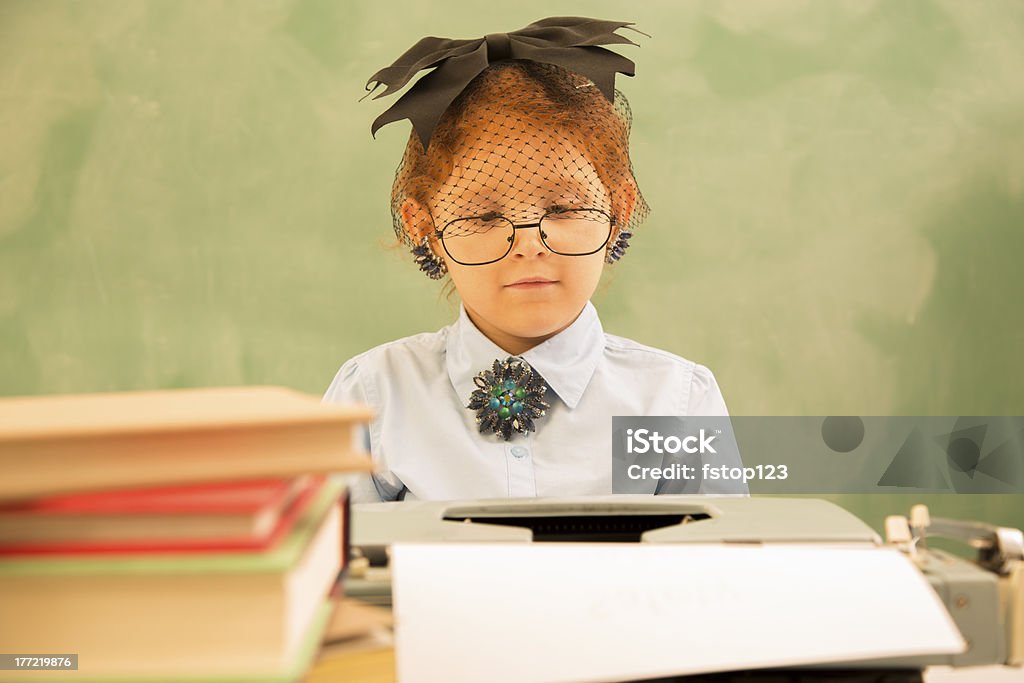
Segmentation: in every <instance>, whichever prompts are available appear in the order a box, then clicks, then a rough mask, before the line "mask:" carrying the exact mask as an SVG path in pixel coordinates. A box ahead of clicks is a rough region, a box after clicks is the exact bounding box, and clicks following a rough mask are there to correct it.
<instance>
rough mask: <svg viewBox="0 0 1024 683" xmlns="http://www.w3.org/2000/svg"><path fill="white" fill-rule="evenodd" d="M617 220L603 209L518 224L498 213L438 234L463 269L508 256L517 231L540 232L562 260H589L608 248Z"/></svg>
mask: <svg viewBox="0 0 1024 683" xmlns="http://www.w3.org/2000/svg"><path fill="white" fill-rule="evenodd" d="M614 225H615V218H614V217H613V216H611V215H609V214H608V213H607V212H605V211H602V210H600V209H552V210H550V211H547V212H546V213H545V214H544V215H543V216H542V217H541V219H540V220H539V221H537V222H536V223H522V224H519V225H517V224H515V223H513V222H512V221H511V220H509V219H508V218H505V217H504V216H502V215H499V214H496V213H489V214H484V215H482V216H473V217H471V218H457V219H455V220H453V221H449V222H448V223H446V224H445V226H444V228H442V229H441V230H438V231H436V232H435V234H436V235H437V237H438V238H439V239H440V240H441V244H442V245H443V246H444V250H445V252H446V253H447V254H448V256H449V257H450V258H451V259H452V260H453V261H455V262H456V263H459V264H462V265H464V266H483V265H487V264H488V263H494V262H496V261H500V260H501V259H503V258H505V257H506V256H508V254H509V252H511V251H512V245H513V244H514V243H515V239H516V230H525V229H526V228H537V229H538V230H540V239H541V241H542V242H543V243H544V246H545V247H547V248H548V251H551V252H553V253H555V254H559V255H561V256H589V255H590V254H595V253H597V252H599V251H601V249H603V248H604V246H605V245H606V244H608V239H609V238H610V237H611V235H612V226H614Z"/></svg>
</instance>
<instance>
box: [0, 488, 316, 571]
mask: <svg viewBox="0 0 1024 683" xmlns="http://www.w3.org/2000/svg"><path fill="white" fill-rule="evenodd" d="M324 479H325V477H324V476H323V475H318V476H304V477H298V478H295V479H274V480H269V479H263V480H254V481H239V482H227V483H224V482H220V483H210V484H198V485H188V486H167V487H159V488H145V489H127V490H121V491H107V492H103V493H88V494H73V495H61V496H53V497H49V498H41V499H37V500H32V501H28V502H23V503H15V504H8V505H3V506H0V555H25V554H104V553H143V554H146V553H182V552H186V553H194V552H223V551H232V550H237V551H249V552H251V551H258V550H264V549H267V548H270V547H272V546H273V545H274V544H275V543H276V542H277V541H278V540H279V539H280V538H282V537H283V536H285V535H287V533H288V532H289V530H290V529H291V527H292V525H293V524H294V522H295V519H296V518H297V517H299V516H300V515H301V514H302V513H303V511H304V510H305V508H306V507H307V506H308V504H309V501H310V500H312V498H313V497H314V496H315V495H316V493H317V491H318V490H320V488H321V486H322V485H323V482H324Z"/></svg>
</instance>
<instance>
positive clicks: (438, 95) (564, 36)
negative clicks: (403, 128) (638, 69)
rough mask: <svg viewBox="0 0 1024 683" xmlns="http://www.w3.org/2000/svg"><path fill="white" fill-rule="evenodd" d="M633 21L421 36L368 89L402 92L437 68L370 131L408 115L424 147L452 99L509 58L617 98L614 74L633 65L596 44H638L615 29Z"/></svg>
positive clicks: (547, 22) (548, 22) (560, 21)
mask: <svg viewBox="0 0 1024 683" xmlns="http://www.w3.org/2000/svg"><path fill="white" fill-rule="evenodd" d="M632 25H633V24H632V22H624V21H603V20H600V19H588V18H586V17H550V18H548V19H541V20H540V21H536V22H534V23H532V24H530V25H529V26H527V27H525V28H521V29H519V30H518V31H512V32H511V33H491V34H489V35H486V36H484V37H483V38H474V39H471V40H456V39H451V38H435V37H427V38H422V39H420V41H419V42H418V43H416V44H415V45H413V46H412V47H411V48H409V50H408V51H407V52H406V53H405V54H403V55H402V56H401V57H399V58H398V59H397V60H395V63H394V64H392V65H391V66H389V67H386V68H384V69H381V70H380V71H378V72H377V73H375V74H374V75H373V76H371V77H370V80H368V81H367V82H366V90H367V91H369V92H370V93H372V92H374V91H375V90H377V88H379V87H380V86H381V85H385V86H387V87H386V89H385V90H384V92H382V93H379V94H378V95H377V96H376V97H374V98H373V99H378V98H380V97H384V96H385V95H390V94H392V93H394V92H396V91H398V90H401V89H402V87H403V86H405V84H406V83H408V82H409V80H410V79H412V77H413V76H415V75H416V74H417V73H418V72H419V71H422V70H423V69H429V68H431V67H437V68H436V69H434V70H433V71H431V72H430V73H429V74H427V75H426V76H424V77H423V78H421V79H420V80H418V81H417V82H416V83H415V84H414V85H413V86H412V87H411V88H409V90H408V91H407V92H406V93H405V94H404V95H402V97H400V98H399V99H398V101H397V102H395V103H394V104H393V105H392V106H391V108H390V109H388V110H387V111H385V112H384V113H383V114H381V115H380V116H378V117H377V118H376V119H375V120H374V122H373V125H372V126H371V127H370V131H371V134H373V135H376V133H377V130H378V129H380V128H381V126H384V125H386V124H388V123H391V122H393V121H400V120H402V119H409V120H410V121H411V122H412V126H413V129H414V130H415V131H416V133H417V134H418V135H419V137H420V141H421V142H422V143H423V149H426V148H427V147H428V145H429V144H430V136H431V135H432V134H433V132H434V127H435V126H436V125H437V122H438V121H439V120H440V119H441V115H442V114H443V113H444V111H445V109H447V108H448V105H449V104H451V103H452V100H454V99H455V98H456V97H458V95H459V93H461V92H462V91H463V89H464V88H465V87H466V86H467V85H469V82H470V81H472V80H473V79H474V78H476V76H477V75H479V74H480V72H482V71H483V70H484V69H486V68H487V67H488V66H489V65H491V64H494V63H496V62H499V61H502V60H505V59H528V60H531V61H534V62H543V63H545V64H554V65H556V66H560V67H562V68H564V69H569V70H570V71H575V72H576V73H579V74H582V75H584V76H586V77H587V78H589V79H590V80H591V81H593V83H594V85H596V86H597V87H598V88H599V89H600V90H601V92H602V93H604V95H605V97H607V98H608V100H609V101H614V98H615V74H616V73H621V74H625V75H627V76H632V75H634V65H633V62H632V61H631V60H629V59H626V58H625V57H623V56H622V55H619V54H617V53H615V52H612V51H611V50H606V49H605V48H603V47H598V46H599V45H610V44H614V43H628V44H630V45H636V43H634V42H633V41H632V40H630V39H629V38H624V37H622V36H620V35H617V34H616V33H615V31H616V30H618V29H620V28H631V29H632ZM632 30H634V31H636V29H632ZM637 33H640V31H637ZM644 35H646V34H644ZM371 84H372V85H371Z"/></svg>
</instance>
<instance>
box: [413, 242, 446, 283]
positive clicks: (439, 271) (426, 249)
mask: <svg viewBox="0 0 1024 683" xmlns="http://www.w3.org/2000/svg"><path fill="white" fill-rule="evenodd" d="M412 253H413V255H414V256H415V257H416V258H414V259H413V260H414V261H415V262H416V265H418V266H419V267H420V270H422V271H423V272H424V273H426V274H427V277H429V278H430V279H431V280H440V279H441V278H443V277H444V275H445V273H447V272H448V266H447V265H446V264H445V262H444V261H442V260H441V259H439V258H437V257H436V256H434V252H433V250H431V248H430V237H424V238H423V242H422V243H421V244H419V245H417V246H415V247H413V248H412Z"/></svg>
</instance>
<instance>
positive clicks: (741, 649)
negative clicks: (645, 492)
mask: <svg viewBox="0 0 1024 683" xmlns="http://www.w3.org/2000/svg"><path fill="white" fill-rule="evenodd" d="M392 572H393V574H392V590H393V599H394V610H395V623H396V632H395V647H396V650H395V654H396V667H397V675H398V680H399V682H400V683H420V682H421V681H431V682H433V681H438V680H444V681H449V682H451V683H461V682H463V681H465V682H466V683H479V681H491V682H495V683H503V682H505V681H508V682H509V683H511V682H513V681H514V682H515V683H524V682H529V681H544V682H546V683H555V682H570V681H571V682H575V681H615V680H624V679H629V678H645V677H656V676H670V675H685V674H693V673H701V672H710V671H726V670H734V669H749V668H762V667H774V666H792V665H799V664H813V663H819V662H821V663H827V662H837V661H848V660H853V659H861V658H868V657H872V658H875V657H888V656H893V657H895V656H911V655H918V654H928V653H952V652H961V651H962V650H963V647H964V643H963V640H962V638H961V636H960V633H959V631H958V629H957V628H956V625H955V624H954V623H953V621H952V619H951V618H950V617H949V614H948V613H947V612H946V609H945V608H944V607H943V605H942V603H941V602H940V601H939V599H938V597H937V596H936V595H935V593H934V591H932V589H931V587H930V586H929V585H928V583H927V581H926V580H925V579H924V577H923V576H922V575H921V574H920V572H919V571H918V570H917V569H916V568H915V567H914V565H913V564H912V563H911V562H910V561H909V560H907V558H906V557H904V556H903V555H901V554H900V553H898V552H897V551H895V550H889V549H883V548H837V547H817V548H816V547H809V546H806V545H804V546H777V545H772V546H719V545H644V544H637V545H631V544H583V543H543V544H540V543H533V544H475V543H474V544H419V543H414V544H399V545H395V546H394V547H393V548H392Z"/></svg>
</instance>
